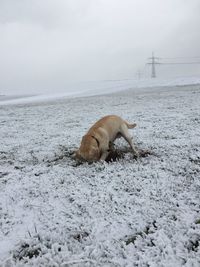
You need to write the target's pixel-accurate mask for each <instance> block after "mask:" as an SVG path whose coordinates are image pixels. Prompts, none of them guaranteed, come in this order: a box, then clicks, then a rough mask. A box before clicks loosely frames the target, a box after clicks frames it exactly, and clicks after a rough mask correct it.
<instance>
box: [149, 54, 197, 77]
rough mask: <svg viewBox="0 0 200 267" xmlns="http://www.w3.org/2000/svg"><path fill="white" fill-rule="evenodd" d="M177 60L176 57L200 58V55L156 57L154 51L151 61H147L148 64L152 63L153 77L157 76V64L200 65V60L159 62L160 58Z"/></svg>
mask: <svg viewBox="0 0 200 267" xmlns="http://www.w3.org/2000/svg"><path fill="white" fill-rule="evenodd" d="M167 59H168V60H175V59H185V60H188V59H198V60H199V59H200V57H198V56H196V57H171V58H160V57H155V56H154V53H152V57H149V58H148V60H150V62H147V63H146V64H147V65H151V77H152V78H156V65H198V64H200V61H190V62H186V61H185V62H184V61H183V62H159V61H158V60H161V61H162V60H167Z"/></svg>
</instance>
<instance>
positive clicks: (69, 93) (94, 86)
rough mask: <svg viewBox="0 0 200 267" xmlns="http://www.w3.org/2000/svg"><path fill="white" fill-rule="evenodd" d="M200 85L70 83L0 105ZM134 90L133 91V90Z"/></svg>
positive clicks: (183, 80)
mask: <svg viewBox="0 0 200 267" xmlns="http://www.w3.org/2000/svg"><path fill="white" fill-rule="evenodd" d="M196 84H200V77H196V76H195V77H192V76H188V77H174V78H166V79H158V78H156V79H140V80H138V79H124V80H104V81H88V82H79V83H78V82H74V83H70V84H69V85H68V86H67V87H66V88H65V89H64V91H63V90H61V89H59V88H57V89H56V90H55V91H56V93H53V94H52V93H50V92H48V93H46V94H34V95H12V94H11V95H0V105H1V106H2V105H8V104H20V103H21V104H22V103H33V102H34V103H36V102H37V103H39V102H44V101H45V102H47V101H52V100H57V99H63V98H69V97H70V98H74V97H77V96H94V95H102V94H110V93H113V92H119V91H124V90H128V89H132V90H136V91H138V88H140V91H141V90H142V89H143V88H145V90H146V89H147V88H149V89H151V88H152V87H158V86H159V87H163V86H169V87H170V86H181V85H196ZM133 88H134V89H133Z"/></svg>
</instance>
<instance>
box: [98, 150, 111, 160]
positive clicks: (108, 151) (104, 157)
mask: <svg viewBox="0 0 200 267" xmlns="http://www.w3.org/2000/svg"><path fill="white" fill-rule="evenodd" d="M109 153H110V150H109V149H107V150H105V151H103V152H102V154H101V157H100V161H105V160H106V158H107V156H108V155H109Z"/></svg>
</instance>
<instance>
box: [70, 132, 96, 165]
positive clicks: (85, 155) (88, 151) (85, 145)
mask: <svg viewBox="0 0 200 267" xmlns="http://www.w3.org/2000/svg"><path fill="white" fill-rule="evenodd" d="M75 154H76V158H77V159H78V160H82V161H88V162H94V161H98V160H99V159H100V150H99V147H98V143H97V141H96V140H95V139H94V138H93V137H92V136H90V135H85V136H83V138H82V141H81V145H80V148H79V149H78V150H77V151H76V153H75Z"/></svg>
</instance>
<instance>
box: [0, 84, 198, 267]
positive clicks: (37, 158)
mask: <svg viewBox="0 0 200 267" xmlns="http://www.w3.org/2000/svg"><path fill="white" fill-rule="evenodd" d="M107 114H118V115H120V116H122V117H123V118H125V119H126V120H128V121H130V122H136V123H137V124H138V127H137V128H135V129H134V130H132V131H131V133H132V135H133V136H134V140H135V143H136V145H137V147H138V148H140V149H148V150H150V151H151V155H149V156H147V157H142V158H140V160H138V161H136V160H134V159H133V157H132V154H131V153H130V152H128V150H127V153H125V154H124V157H122V158H120V159H118V160H117V161H116V162H110V163H105V164H101V163H94V164H91V165H88V164H82V165H79V164H77V163H76V162H75V161H74V160H73V159H72V158H71V153H72V152H73V151H74V149H75V148H77V147H78V145H79V142H80V139H81V137H82V135H83V134H84V133H85V132H86V130H87V129H88V128H89V126H91V125H92V124H93V123H94V122H95V121H96V120H97V119H98V118H100V117H102V116H104V115H107ZM126 147H127V144H126V143H125V141H123V140H120V141H118V142H117V144H116V148H117V149H118V150H120V149H122V150H123V151H126V149H125V148H126ZM0 165H1V169H0V192H1V193H0V266H6V267H9V266H66V267H67V266H75V267H91V266H94V267H96V266H97V267H98V266H103V267H104V266H105V267H114V266H116V267H118V266H120V267H122V266H123V267H125V266H128V267H132V266H138V267H139V266H141V267H143V266H146V267H147V266H151V267H159V266H166V267H180V266H187V267H190V266H191V267H192V266H193V267H199V266H200V213H199V211H200V85H193V86H178V87H162V88H160V87H157V88H154V87H152V88H151V89H142V90H140V89H138V90H133V91H132V90H128V91H124V92H123V93H120V92H118V93H115V94H110V95H104V96H94V97H82V98H73V99H65V100H59V101H58V100H57V101H51V102H48V103H45V102H41V103H35V104H21V105H4V106H0Z"/></svg>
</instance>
